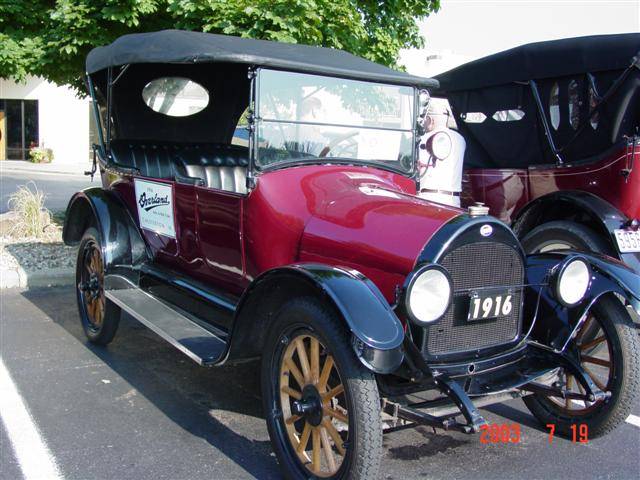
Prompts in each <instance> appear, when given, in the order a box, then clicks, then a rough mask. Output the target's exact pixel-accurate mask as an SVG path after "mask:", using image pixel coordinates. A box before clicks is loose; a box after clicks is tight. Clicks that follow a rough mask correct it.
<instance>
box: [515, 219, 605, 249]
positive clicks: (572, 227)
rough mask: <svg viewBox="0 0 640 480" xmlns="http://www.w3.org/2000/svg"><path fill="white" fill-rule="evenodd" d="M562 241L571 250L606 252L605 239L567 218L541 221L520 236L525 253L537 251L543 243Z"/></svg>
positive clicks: (542, 246)
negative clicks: (540, 223)
mask: <svg viewBox="0 0 640 480" xmlns="http://www.w3.org/2000/svg"><path fill="white" fill-rule="evenodd" d="M554 242H562V243H566V244H567V245H570V246H571V248H572V249H573V250H578V251H581V252H595V253H602V254H608V253H610V247H609V245H608V244H607V241H606V240H605V239H603V238H602V236H600V235H598V234H597V233H596V232H594V231H593V230H592V229H590V228H589V227H586V226H584V225H581V224H579V223H576V222H571V221H568V220H558V221H553V222H547V223H543V224H542V225H538V226H537V227H536V228H534V229H533V230H531V231H530V232H529V233H527V234H526V235H525V236H524V237H523V238H522V247H523V248H524V250H525V251H526V252H527V253H538V252H539V251H540V249H541V248H544V246H545V244H549V243H554Z"/></svg>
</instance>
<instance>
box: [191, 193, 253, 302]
mask: <svg viewBox="0 0 640 480" xmlns="http://www.w3.org/2000/svg"><path fill="white" fill-rule="evenodd" d="M196 189H197V193H196V195H197V205H196V212H197V213H196V217H197V222H198V226H197V229H198V239H199V247H200V255H201V258H202V260H203V268H202V270H201V271H200V273H201V274H202V275H203V276H204V277H206V280H208V281H209V283H211V284H212V285H213V286H218V287H220V288H223V289H224V290H226V291H228V292H230V293H234V294H238V295H239V294H240V293H242V291H243V290H244V288H245V283H246V282H245V280H244V260H243V248H242V209H243V204H244V201H245V195H243V194H240V193H236V192H230V191H225V190H221V189H217V188H212V187H210V186H204V187H196Z"/></svg>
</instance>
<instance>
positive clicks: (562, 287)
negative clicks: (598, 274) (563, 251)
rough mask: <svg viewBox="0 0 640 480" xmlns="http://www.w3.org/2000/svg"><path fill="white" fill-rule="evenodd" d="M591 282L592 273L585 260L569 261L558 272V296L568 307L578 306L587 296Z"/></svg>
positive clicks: (574, 259)
mask: <svg viewBox="0 0 640 480" xmlns="http://www.w3.org/2000/svg"><path fill="white" fill-rule="evenodd" d="M590 282H591V271H590V270H589V265H587V263H586V262H585V261H584V260H582V259H581V258H573V259H570V260H567V261H566V262H565V263H564V264H562V265H561V266H560V270H559V271H558V277H557V280H556V296H557V297H558V300H560V301H561V302H562V303H563V304H565V305H566V306H572V305H576V304H577V303H579V302H580V301H581V300H582V299H583V298H584V296H585V295H586V294H587V290H589V284H590Z"/></svg>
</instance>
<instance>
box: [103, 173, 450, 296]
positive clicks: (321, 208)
mask: <svg viewBox="0 0 640 480" xmlns="http://www.w3.org/2000/svg"><path fill="white" fill-rule="evenodd" d="M140 178H143V177H140ZM105 180H107V177H106V176H105ZM149 180H153V181H154V182H160V183H166V184H167V185H171V186H172V188H173V189H174V192H175V198H176V205H177V206H178V208H177V210H176V213H175V216H176V233H177V240H176V239H170V238H167V237H165V236H162V235H158V234H156V233H153V232H150V231H143V235H144V238H145V240H146V241H147V243H148V245H149V247H150V248H151V250H152V252H153V255H154V257H155V258H156V259H157V261H158V262H159V263H161V264H164V265H165V266H167V267H171V268H176V269H178V270H180V271H182V272H185V273H186V274H188V275H190V276H193V278H197V279H199V280H201V281H204V282H207V283H209V284H211V285H215V286H217V287H220V288H224V289H225V290H228V291H230V292H233V293H235V294H236V295H240V294H242V292H243V291H244V290H245V289H246V287H247V286H248V285H249V284H250V283H251V281H252V280H254V279H255V278H256V277H257V276H258V275H260V274H261V273H263V272H265V271H267V270H270V269H273V268H275V267H278V266H281V265H288V264H292V263H296V262H317V263H328V264H333V265H340V266H343V267H347V268H353V269H356V270H358V271H360V272H361V273H363V274H364V275H366V276H367V277H368V278H369V279H371V280H372V281H373V282H374V283H375V284H376V285H377V286H378V288H380V290H381V292H382V293H383V294H384V296H385V298H387V300H388V301H389V302H390V303H393V302H394V301H395V291H396V288H397V286H398V285H402V283H403V282H404V278H405V277H406V276H407V275H408V274H409V272H411V271H412V270H413V268H414V266H415V262H416V259H417V258H418V255H419V253H420V251H421V250H422V248H423V247H424V245H425V243H426V241H428V239H429V238H430V237H431V236H432V235H433V234H434V232H435V231H436V230H438V229H439V228H440V227H441V226H442V224H444V223H446V222H447V221H449V220H451V219H452V218H454V217H455V216H457V215H459V213H460V211H459V210H458V209H454V208H452V207H447V206H443V205H440V204H434V203H431V202H428V201H426V200H423V199H420V198H418V197H416V196H415V192H416V185H415V182H414V181H412V180H411V179H409V178H407V177H405V176H402V175H398V174H395V173H392V172H386V171H384V170H377V169H372V168H365V167H355V166H350V167H345V166H333V167H327V166H301V167H292V168H286V169H281V170H275V171H272V172H268V173H265V174H263V175H261V177H260V180H259V182H258V184H257V187H256V189H255V190H253V191H252V192H251V194H249V195H248V196H245V195H239V194H235V193H231V192H224V191H219V190H218V191H215V190H211V189H209V188H206V187H198V186H193V185H183V184H180V183H176V182H172V181H163V180H159V179H157V178H150V179H149ZM109 188H111V189H113V190H114V191H117V192H118V194H119V195H120V196H121V198H123V199H124V200H125V202H126V203H127V205H128V207H129V209H130V210H129V211H130V212H131V213H132V215H134V216H135V215H136V205H135V192H134V189H133V182H132V179H131V178H129V179H126V178H122V179H118V180H117V181H115V182H114V183H112V184H110V185H109ZM407 222H410V223H411V225H412V226H413V228H412V229H411V230H410V231H406V230H405V228H404V225H406V223H407ZM374 265H375V267H374Z"/></svg>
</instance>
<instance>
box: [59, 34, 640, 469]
mask: <svg viewBox="0 0 640 480" xmlns="http://www.w3.org/2000/svg"><path fill="white" fill-rule="evenodd" d="M86 71H87V84H88V90H89V93H90V95H91V97H92V99H93V106H94V113H95V119H96V122H97V124H98V125H99V136H100V144H99V145H96V146H95V150H94V151H95V161H94V171H93V172H90V173H96V174H99V175H100V178H101V181H102V187H96V188H89V189H86V190H84V191H81V192H78V193H77V194H75V195H74V196H73V197H72V199H71V200H70V202H69V206H68V209H67V215H66V221H65V226H64V232H63V237H64V240H65V242H66V243H67V244H68V245H76V246H78V257H77V300H78V308H79V313H80V319H81V321H82V325H83V327H84V331H85V333H86V335H87V337H88V339H89V341H91V342H93V343H96V344H101V345H105V344H108V343H109V342H111V341H112V340H113V339H114V335H115V334H116V330H117V329H118V323H119V320H120V314H121V312H122V311H126V312H128V313H129V314H131V315H132V316H133V317H135V318H136V319H137V320H139V321H140V322H142V323H143V324H144V325H146V326H148V327H149V328H150V329H152V330H153V331H154V332H156V333H157V334H158V335H160V336H161V337H162V338H164V339H165V340H167V341H168V342H169V343H171V344H172V345H174V346H175V347H176V348H178V349H179V350H180V351H182V352H183V353H185V354H186V355H188V356H189V357H190V358H192V359H193V360H194V361H196V362H198V363H199V364H200V365H203V366H219V365H222V364H225V363H233V362H240V361H247V360H251V359H258V358H261V362H262V363H261V365H262V367H261V385H262V398H263V402H264V415H265V418H266V423H267V427H268V430H269V435H270V437H271V441H272V445H273V449H274V451H275V453H276V455H277V458H278V461H279V463H280V466H281V468H282V471H283V473H284V474H285V476H286V477H288V478H296V479H297V478H311V477H324V478H335V479H338V478H340V479H344V478H353V479H368V478H375V477H376V475H377V471H378V467H379V463H380V457H381V453H382V452H381V450H382V435H383V430H384V429H385V428H386V427H394V428H395V427H405V426H410V425H429V426H433V427H438V428H443V429H448V430H458V431H462V432H468V433H472V432H477V431H479V430H480V429H482V428H483V426H486V422H485V420H484V419H483V416H482V414H481V413H480V411H479V410H478V408H479V407H480V406H483V405H487V404H490V403H495V402H501V401H505V400H508V399H512V398H516V397H524V398H525V401H526V404H527V406H528V407H529V409H530V410H531V412H532V413H533V414H534V415H535V416H536V417H537V418H538V419H539V420H540V421H541V422H542V424H543V425H545V424H549V423H554V424H555V425H556V428H557V431H558V432H559V433H562V434H565V435H570V432H571V429H572V428H576V426H577V425H586V428H588V430H589V436H590V437H596V436H599V435H604V434H606V433H608V432H610V431H611V430H613V429H614V428H615V427H616V426H617V425H618V424H620V423H621V422H623V421H624V419H625V418H626V417H627V415H628V413H629V411H630V408H631V406H632V404H633V402H634V400H635V399H637V397H638V395H639V394H640V383H639V381H638V374H639V371H638V367H639V365H638V362H639V358H640V345H639V344H638V343H639V339H638V336H637V333H636V332H635V330H634V328H633V325H632V323H631V320H630V318H629V314H628V312H627V310H626V309H625V308H624V306H623V305H622V303H621V302H620V301H619V300H618V298H616V297H617V296H620V297H622V298H624V299H626V301H627V302H629V303H630V304H632V305H633V306H634V307H635V308H636V309H638V310H640V277H638V275H636V274H635V273H634V272H632V271H631V270H630V269H629V268H627V267H626V266H624V265H623V264H621V263H619V262H617V261H615V260H612V259H610V258H606V257H602V256H596V255H589V254H584V253H581V254H577V253H575V252H564V253H543V254H537V255H526V254H525V252H524V250H523V248H522V245H521V243H520V242H519V240H518V238H517V236H516V235H515V234H514V232H513V231H512V230H511V229H510V228H509V227H508V226H507V225H506V224H504V223H503V222H501V221H499V220H498V219H496V218H493V217H491V216H488V215H487V212H486V208H485V207H483V206H473V207H471V208H469V209H468V210H462V209H459V208H454V207H449V206H445V205H442V204H438V203H434V202H430V201H428V200H425V199H422V198H419V197H418V196H417V192H418V191H419V187H420V185H419V175H418V170H419V169H418V167H417V157H418V145H419V138H420V135H421V131H420V125H419V123H418V121H417V120H418V118H419V117H420V115H421V114H422V115H424V110H425V109H426V108H427V107H428V101H427V90H428V89H430V88H435V87H436V86H437V82H436V81H434V80H431V79H426V78H420V77H415V76H411V75H408V74H405V73H401V72H397V71H394V70H391V69H388V68H386V67H383V66H381V65H377V64H375V63H372V62H369V61H366V60H364V59H361V58H358V57H355V56H353V55H350V54H348V53H345V52H342V51H338V50H332V49H326V48H318V47H309V46H302V45H289V44H282V43H275V42H267V41H258V40H250V39H241V38H235V37H229V36H223V35H212V34H204V33H195V32H184V31H175V30H171V31H162V32H155V33H142V34H134V35H126V36H123V37H121V38H119V39H118V40H116V41H115V42H114V43H113V44H111V45H108V46H104V47H99V48H97V49H94V50H93V51H92V52H91V53H90V54H89V56H88V57H87V61H86ZM243 123H246V125H247V128H248V133H249V135H248V145H247V144H246V142H244V144H234V143H239V142H238V141H237V139H238V134H237V131H238V130H237V128H238V125H239V124H243ZM234 138H235V139H236V140H234ZM429 148H436V146H434V145H431V146H429ZM596 301H597V303H596ZM592 306H593V308H592ZM220 388H224V385H220Z"/></svg>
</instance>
